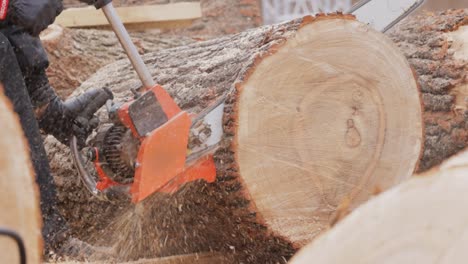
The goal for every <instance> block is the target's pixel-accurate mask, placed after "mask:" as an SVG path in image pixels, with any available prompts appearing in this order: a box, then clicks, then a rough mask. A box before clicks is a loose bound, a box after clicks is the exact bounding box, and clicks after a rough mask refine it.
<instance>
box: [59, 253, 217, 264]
mask: <svg viewBox="0 0 468 264" xmlns="http://www.w3.org/2000/svg"><path fill="white" fill-rule="evenodd" d="M80 263H82V262H60V264H80ZM105 263H106V262H93V263H90V264H105ZM223 263H225V260H224V258H223V257H222V256H221V255H219V254H217V253H199V254H188V255H179V256H170V257H165V258H157V259H142V260H138V261H131V262H125V264H223Z"/></svg>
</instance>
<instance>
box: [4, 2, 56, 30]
mask: <svg viewBox="0 0 468 264" xmlns="http://www.w3.org/2000/svg"><path fill="white" fill-rule="evenodd" d="M0 7H1V9H0V20H6V21H7V22H8V23H11V24H13V25H17V26H20V27H22V28H24V29H25V30H26V31H28V32H29V33H30V34H31V35H33V36H38V35H39V33H41V31H42V30H44V29H46V28H47V27H48V26H49V25H50V24H52V23H54V20H55V17H57V16H58V15H59V14H60V13H61V12H62V10H63V5H62V1H61V0H0Z"/></svg>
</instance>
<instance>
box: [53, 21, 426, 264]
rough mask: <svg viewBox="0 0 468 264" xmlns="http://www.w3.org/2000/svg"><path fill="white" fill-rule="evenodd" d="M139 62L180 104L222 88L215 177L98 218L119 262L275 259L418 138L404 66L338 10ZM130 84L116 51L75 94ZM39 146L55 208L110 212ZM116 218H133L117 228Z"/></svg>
mask: <svg viewBox="0 0 468 264" xmlns="http://www.w3.org/2000/svg"><path fill="white" fill-rule="evenodd" d="M145 61H146V63H147V64H148V65H149V67H150V71H151V72H152V74H153V76H155V78H156V80H157V82H158V83H159V84H161V85H163V86H164V87H165V88H166V89H167V90H168V91H169V92H170V94H171V95H172V96H173V97H174V98H175V99H176V101H177V102H178V104H179V105H180V106H181V107H182V108H183V109H185V110H187V111H189V112H192V113H199V112H200V111H201V110H203V109H204V108H206V107H208V106H210V105H211V104H212V103H213V102H214V101H216V100H218V99H219V98H220V97H222V96H225V95H228V98H227V99H226V103H227V107H226V113H225V118H224V121H225V125H224V130H225V131H224V132H225V134H224V139H223V143H222V146H221V147H220V149H219V150H218V151H217V153H216V155H215V159H216V164H217V181H216V183H214V184H206V183H202V182H197V183H192V184H188V185H187V186H186V187H185V188H184V189H183V190H181V191H179V192H178V193H176V194H174V195H172V196H168V195H163V194H158V195H155V196H154V197H153V198H151V199H149V201H145V202H144V203H143V207H147V208H148V207H149V208H151V209H152V210H154V211H151V210H149V211H146V212H141V211H138V209H132V210H130V213H129V215H126V216H125V217H122V216H120V215H119V216H118V218H119V219H120V220H116V221H117V222H118V224H115V225H113V226H114V228H117V227H116V226H120V227H122V226H124V227H125V228H126V229H125V230H124V231H123V230H122V229H119V228H117V230H115V229H112V228H110V229H112V230H114V231H113V232H114V233H116V232H120V233H119V234H120V238H117V240H119V239H120V240H119V242H121V243H124V244H125V243H126V244H125V245H128V246H129V247H130V246H132V247H133V248H138V249H140V250H139V251H138V252H131V253H130V255H132V258H135V257H138V256H135V255H137V254H138V253H139V254H141V252H144V254H148V252H153V254H156V255H170V254H180V253H190V252H203V251H207V250H214V251H221V252H226V253H230V254H232V255H234V256H235V257H236V263H239V262H248V263H276V262H280V263H284V262H285V260H286V259H288V258H289V257H290V256H291V254H293V253H294V250H295V249H296V248H297V247H299V246H301V245H303V244H304V243H307V242H308V241H310V240H311V239H313V238H314V237H315V236H317V235H318V234H319V233H321V232H322V231H324V230H325V229H327V227H328V226H329V223H330V222H331V221H332V220H333V219H334V218H335V217H336V216H335V211H336V208H337V207H338V206H339V205H340V203H342V202H343V201H349V203H350V206H351V207H355V206H357V205H358V204H360V203H362V202H363V201H365V200H367V198H368V197H369V196H370V195H371V194H372V193H373V192H374V191H375V190H376V189H386V188H388V187H391V186H393V185H395V184H397V183H399V182H400V181H402V180H403V179H406V178H407V177H409V176H410V175H411V174H412V173H413V171H414V169H415V166H416V163H417V161H418V158H419V154H420V151H421V144H422V141H423V138H422V137H423V135H422V124H421V123H422V122H421V104H420V99H419V93H418V89H417V84H416V80H415V77H414V75H413V72H412V71H411V69H410V67H409V64H408V63H407V61H406V60H405V58H404V56H402V55H401V54H400V52H399V50H398V49H397V47H395V46H394V45H393V44H392V43H391V41H389V40H388V39H387V38H385V37H384V36H383V35H382V34H380V33H378V32H375V31H373V30H371V29H369V28H368V27H367V26H365V25H363V24H361V23H358V22H356V21H355V20H354V19H353V18H352V17H351V16H346V15H330V16H318V17H317V18H312V17H306V18H304V19H299V20H296V21H292V22H288V23H284V24H280V25H275V26H267V27H262V28H258V29H254V30H250V31H247V32H245V33H241V34H237V35H232V36H227V37H223V38H219V39H214V40H210V41H206V42H200V43H195V44H192V45H189V46H183V47H179V48H174V49H170V50H163V51H160V52H159V53H155V54H148V55H147V56H145ZM139 86H140V82H139V81H138V80H137V78H136V76H135V73H134V72H133V70H132V68H131V67H130V65H129V64H128V62H127V61H120V62H117V63H115V64H112V65H109V66H107V67H104V68H103V69H102V70H101V71H99V72H98V73H97V74H95V75H94V76H93V77H92V78H91V79H89V80H88V81H86V82H85V83H84V84H83V85H82V86H81V87H80V89H79V90H78V91H77V92H76V93H80V92H83V91H84V90H86V89H89V88H90V87H109V88H111V89H112V90H113V91H114V93H115V95H116V100H125V99H129V98H131V97H132V94H131V92H130V88H139ZM101 115H102V116H101V118H103V119H104V118H105V117H104V113H103V112H102V113H101ZM47 144H48V146H49V153H50V157H51V158H52V157H53V159H52V167H53V168H54V169H55V170H56V173H57V175H58V177H57V178H58V181H59V182H60V184H61V187H60V188H61V189H62V192H61V194H60V196H61V199H63V202H62V206H63V207H65V208H72V210H73V211H74V212H75V213H76V214H77V215H79V216H80V217H77V215H73V214H71V213H70V212H68V213H67V212H66V211H65V212H64V214H65V215H66V216H67V218H68V219H69V220H71V221H72V222H73V221H76V223H79V224H78V225H79V226H80V228H81V229H80V230H81V231H84V232H85V233H92V232H93V228H96V223H98V224H101V223H102V222H103V221H102V220H99V219H102V218H104V219H110V218H112V217H111V216H109V215H105V210H111V211H114V212H115V211H116V210H117V209H108V208H112V207H110V206H107V207H106V206H105V205H102V204H99V203H95V202H92V201H93V200H92V199H91V198H89V195H87V194H84V193H83V192H84V190H79V189H78V188H82V187H80V186H76V182H73V181H76V177H77V176H76V172H75V171H74V170H72V169H71V168H72V167H71V165H70V163H69V161H67V160H68V159H69V157H68V156H67V152H66V151H65V150H64V147H63V146H60V145H59V144H57V143H54V141H53V140H51V139H49V140H48V143H47ZM395 175H397V176H398V177H395ZM77 197H81V198H79V199H77ZM83 206H86V209H83V208H82V207H83ZM101 208H106V209H101ZM137 208H139V207H138V206H137ZM93 210H95V211H99V212H100V213H102V214H104V215H97V214H96V213H95V212H92V213H90V212H89V211H93ZM137 211H138V212H137ZM150 212H151V213H150ZM109 214H110V212H109ZM156 216H158V217H156ZM144 217H146V218H144ZM136 218H138V219H139V220H136ZM122 219H124V220H122ZM125 219H133V220H134V221H138V225H136V224H135V225H131V226H132V228H129V224H128V223H127V224H125V223H122V221H127V220H125ZM141 219H145V220H141ZM148 223H149V224H148ZM144 225H151V226H152V228H153V229H152V231H154V234H153V233H152V234H149V233H147V232H145V234H147V237H145V238H144V239H142V238H141V237H138V236H136V234H138V232H135V230H134V229H133V228H134V227H135V226H138V228H140V227H141V226H144ZM154 228H160V229H158V230H157V232H156V231H155V230H154ZM161 229H162V230H161ZM186 229H187V230H186ZM129 230H131V231H132V232H130V231H129ZM123 233H125V234H124V235H122V234H123ZM81 235H83V234H81ZM148 241H150V242H148ZM155 241H158V242H157V243H156V242H155ZM161 241H164V243H163V242H161ZM151 243H154V244H155V246H154V247H152V246H150V247H151V248H148V244H151ZM137 244H138V245H137ZM181 244H182V245H183V246H181ZM161 245H164V246H161ZM120 249H121V250H118V252H123V251H124V249H126V247H125V246H120ZM142 249H145V250H142ZM126 253H128V252H126ZM139 257H142V256H139Z"/></svg>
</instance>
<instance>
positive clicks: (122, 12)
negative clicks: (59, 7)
mask: <svg viewBox="0 0 468 264" xmlns="http://www.w3.org/2000/svg"><path fill="white" fill-rule="evenodd" d="M116 11H117V13H118V15H119V16H120V18H121V19H122V22H123V23H124V24H125V25H126V27H130V28H134V29H148V28H167V27H176V26H183V25H190V23H191V22H192V21H193V20H195V19H198V18H201V15H202V14H201V7H200V3H199V2H181V3H170V4H162V5H137V6H125V7H117V8H116ZM55 23H56V24H57V25H60V26H62V27H70V28H75V27H81V28H83V27H103V26H108V21H107V19H106V17H105V16H104V14H103V12H102V11H101V10H96V9H95V8H94V7H92V6H90V7H79V8H68V9H66V10H65V11H63V12H62V13H61V14H60V15H59V16H58V17H57V19H56V20H55Z"/></svg>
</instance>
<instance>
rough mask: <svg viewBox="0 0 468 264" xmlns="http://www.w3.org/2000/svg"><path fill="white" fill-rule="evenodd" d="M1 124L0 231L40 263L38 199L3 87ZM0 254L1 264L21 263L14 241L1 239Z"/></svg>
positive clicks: (20, 135)
mask: <svg viewBox="0 0 468 264" xmlns="http://www.w3.org/2000/svg"><path fill="white" fill-rule="evenodd" d="M0 124H1V125H2V136H1V137H0V149H1V152H0V228H2V229H6V230H9V231H13V232H15V233H17V234H19V235H20V236H21V238H22V239H23V241H24V243H25V247H26V256H27V259H28V263H39V262H40V259H41V256H42V250H41V247H42V245H41V243H42V242H41V229H40V225H41V217H40V211H39V196H38V192H37V188H36V185H35V181H34V174H33V172H32V170H31V165H30V161H29V152H28V148H27V145H26V142H25V140H24V139H23V137H22V135H23V132H22V130H21V127H20V125H19V120H18V118H17V116H16V114H14V112H13V107H12V105H11V104H10V102H9V100H8V99H7V98H6V97H5V95H4V94H3V87H2V85H1V84H0ZM0 252H1V257H0V260H1V261H0V262H1V263H20V261H19V256H20V255H19V249H18V246H17V244H16V243H15V242H14V240H12V239H11V238H8V237H6V236H0Z"/></svg>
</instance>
